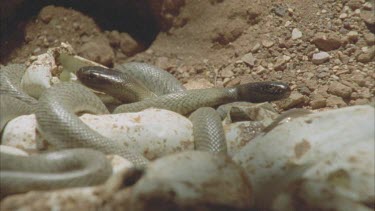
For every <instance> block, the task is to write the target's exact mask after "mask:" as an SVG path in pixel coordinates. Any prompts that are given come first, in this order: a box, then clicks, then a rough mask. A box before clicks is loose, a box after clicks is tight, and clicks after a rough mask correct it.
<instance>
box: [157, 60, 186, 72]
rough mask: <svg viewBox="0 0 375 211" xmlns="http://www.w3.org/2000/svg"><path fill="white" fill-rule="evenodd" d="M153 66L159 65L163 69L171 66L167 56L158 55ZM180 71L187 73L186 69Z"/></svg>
mask: <svg viewBox="0 0 375 211" xmlns="http://www.w3.org/2000/svg"><path fill="white" fill-rule="evenodd" d="M155 66H157V67H160V68H161V69H163V70H168V69H171V68H172V65H171V62H170V61H169V58H168V57H165V56H160V57H158V58H156V61H155ZM182 73H187V71H184V72H182Z"/></svg>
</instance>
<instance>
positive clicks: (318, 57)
mask: <svg viewBox="0 0 375 211" xmlns="http://www.w3.org/2000/svg"><path fill="white" fill-rule="evenodd" d="M328 60H329V54H328V53H327V52H324V51H322V52H319V53H314V54H313V56H312V62H313V63H314V64H323V63H324V62H327V61H328Z"/></svg>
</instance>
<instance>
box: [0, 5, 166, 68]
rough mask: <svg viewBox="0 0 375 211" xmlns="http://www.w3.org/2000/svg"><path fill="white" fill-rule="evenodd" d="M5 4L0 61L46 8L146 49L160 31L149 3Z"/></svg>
mask: <svg viewBox="0 0 375 211" xmlns="http://www.w3.org/2000/svg"><path fill="white" fill-rule="evenodd" d="M9 2H11V1H6V0H0V8H1V14H0V18H1V26H0V27H1V28H0V30H1V31H0V32H1V33H0V50H1V51H0V52H1V55H0V61H3V60H4V59H6V58H7V56H8V55H9V54H10V53H11V52H12V51H13V50H14V49H15V48H17V47H19V46H21V45H22V44H23V42H24V35H25V26H26V23H27V22H28V21H30V20H32V18H35V17H36V16H37V15H38V13H39V12H40V10H41V9H42V8H43V7H45V6H47V5H55V6H62V7H65V8H72V9H74V10H77V11H80V12H82V13H83V14H85V15H87V16H89V17H91V18H93V19H94V21H95V22H96V23H97V24H98V26H99V27H100V28H101V29H102V30H103V31H105V30H108V31H111V30H117V31H119V32H126V33H128V34H130V35H131V36H132V37H133V38H134V39H135V40H137V41H138V42H140V43H141V44H142V45H144V46H146V47H148V46H150V45H151V43H152V42H153V41H154V39H155V38H156V36H157V35H158V33H159V31H160V27H159V25H158V23H157V21H156V19H155V16H154V15H153V14H154V12H153V11H152V8H151V7H150V3H149V0H138V1H135V0H117V1H116V0H115V1H100V0H82V1H74V0H65V1H52V0H46V1H37V0H30V1H23V0H18V3H16V4H14V2H13V4H12V3H9Z"/></svg>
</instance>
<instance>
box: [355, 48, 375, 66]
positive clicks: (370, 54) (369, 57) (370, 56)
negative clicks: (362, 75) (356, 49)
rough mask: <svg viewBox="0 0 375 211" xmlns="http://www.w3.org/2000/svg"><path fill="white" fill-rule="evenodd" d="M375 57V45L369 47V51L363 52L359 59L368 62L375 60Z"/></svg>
mask: <svg viewBox="0 0 375 211" xmlns="http://www.w3.org/2000/svg"><path fill="white" fill-rule="evenodd" d="M374 57H375V46H372V47H371V48H370V49H368V51H367V52H363V53H361V54H359V55H358V56H357V61H359V62H362V63H368V62H371V61H373V60H374Z"/></svg>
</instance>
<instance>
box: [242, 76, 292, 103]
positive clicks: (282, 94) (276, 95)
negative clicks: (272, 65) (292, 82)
mask: <svg viewBox="0 0 375 211" xmlns="http://www.w3.org/2000/svg"><path fill="white" fill-rule="evenodd" d="M236 88H237V91H238V96H239V100H241V101H247V102H253V103H260V102H266V101H274V100H280V99H283V98H286V97H288V96H289V95H290V93H291V90H290V87H289V86H288V85H287V84H285V83H282V82H274V81H265V82H255V83H247V84H242V85H239V86H237V87H236Z"/></svg>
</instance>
